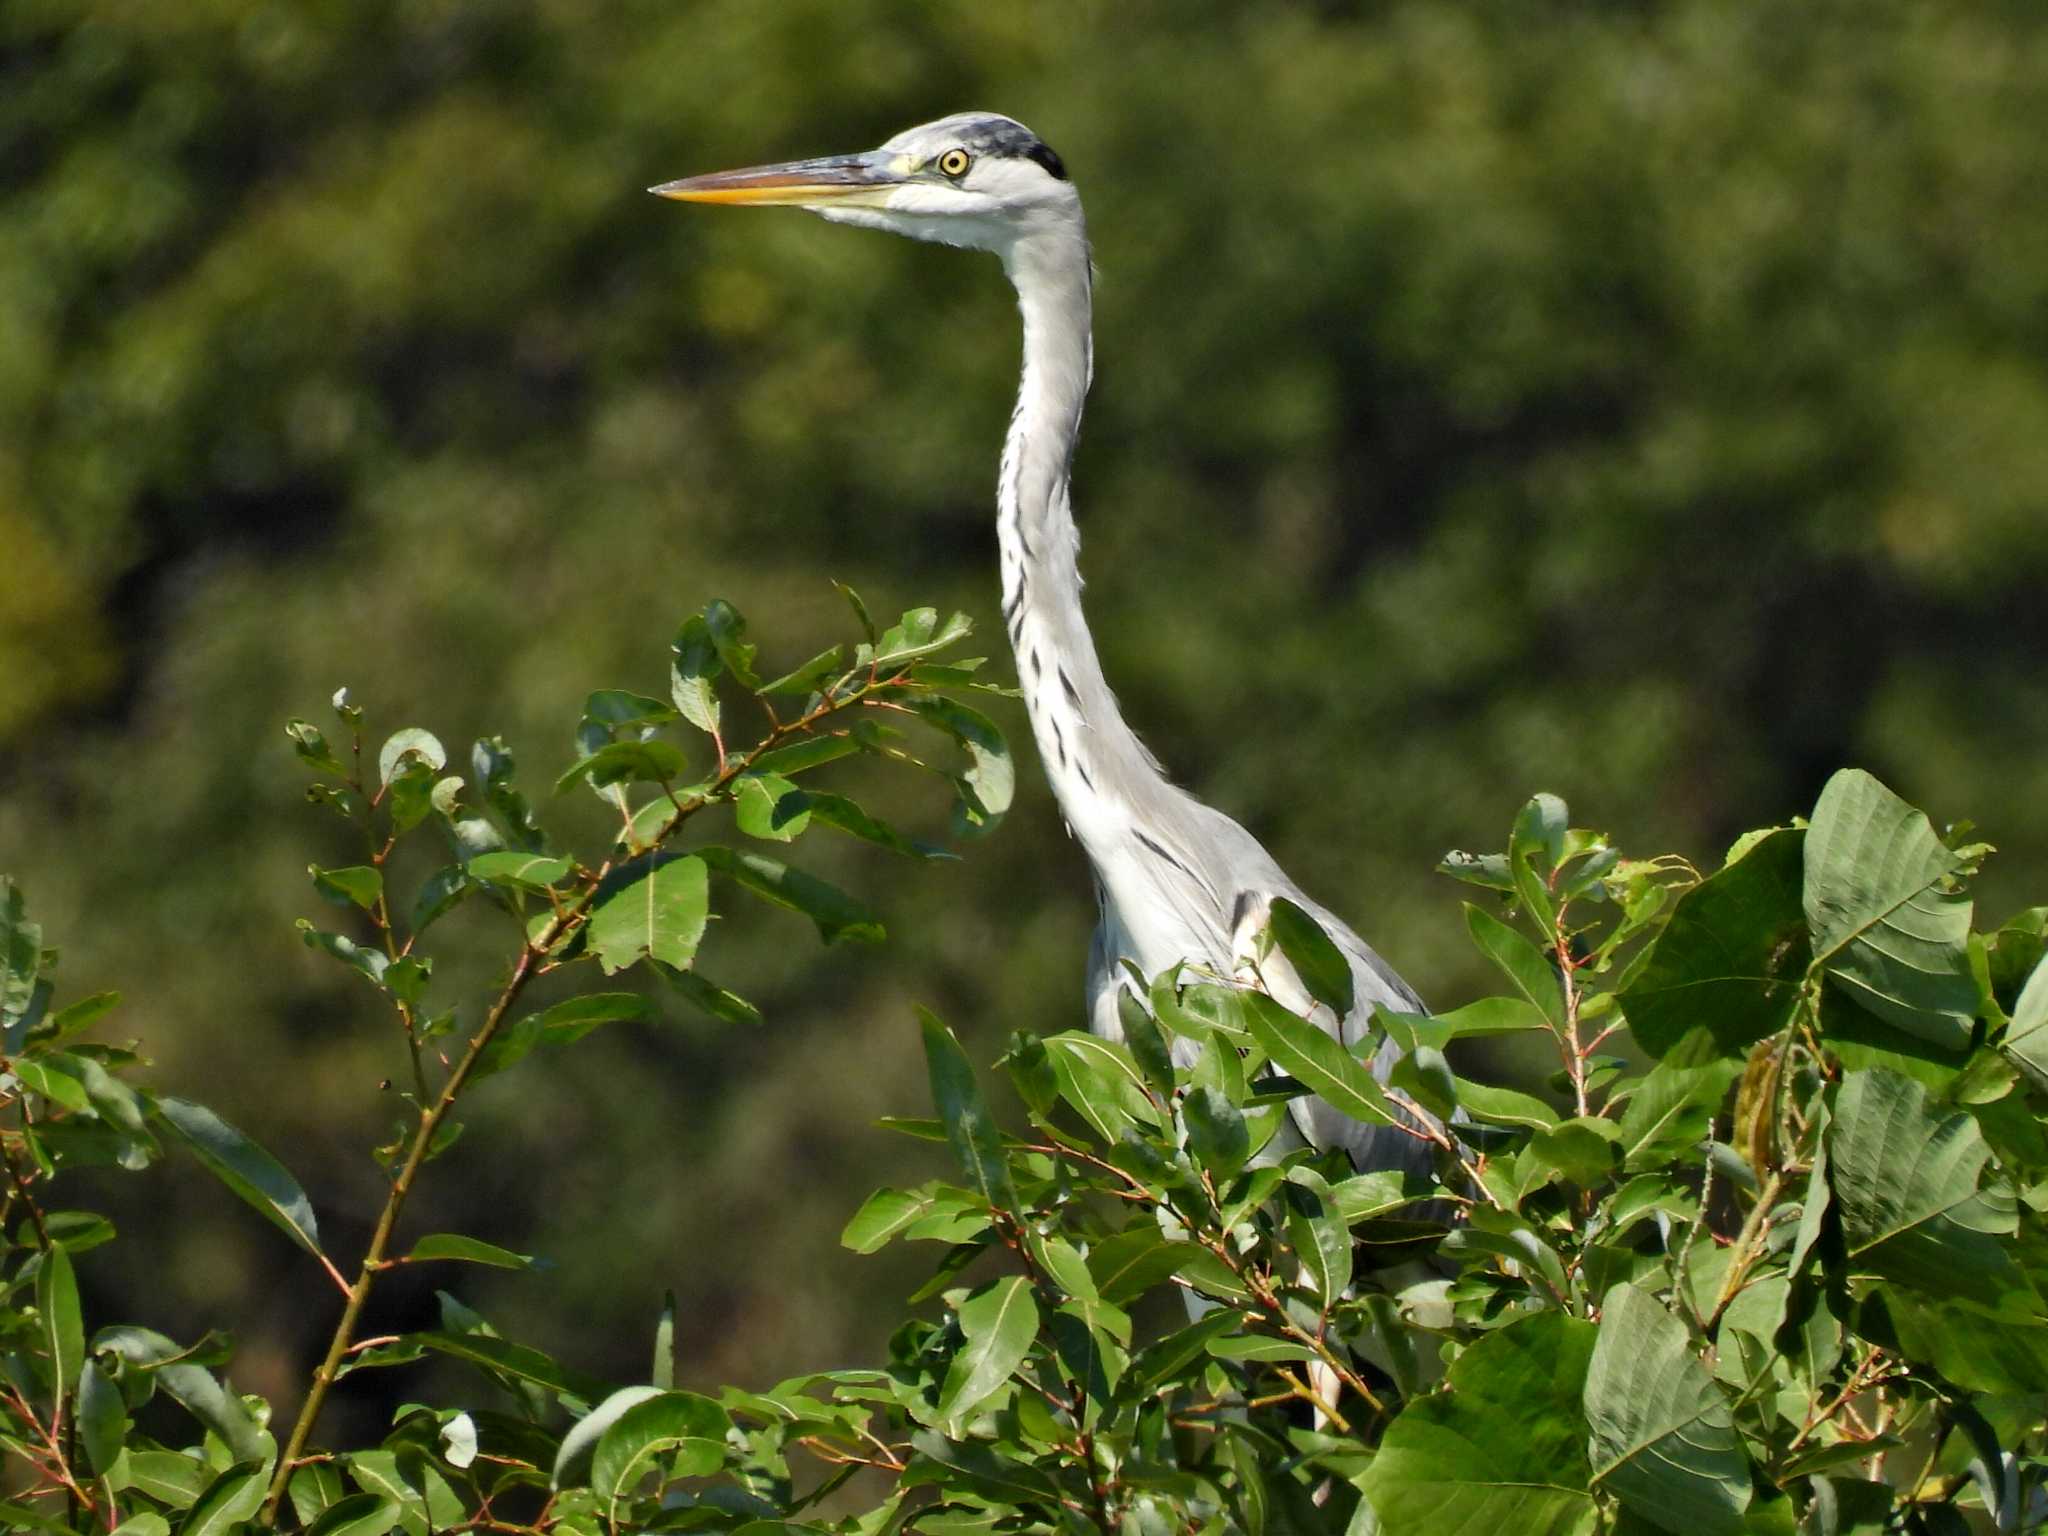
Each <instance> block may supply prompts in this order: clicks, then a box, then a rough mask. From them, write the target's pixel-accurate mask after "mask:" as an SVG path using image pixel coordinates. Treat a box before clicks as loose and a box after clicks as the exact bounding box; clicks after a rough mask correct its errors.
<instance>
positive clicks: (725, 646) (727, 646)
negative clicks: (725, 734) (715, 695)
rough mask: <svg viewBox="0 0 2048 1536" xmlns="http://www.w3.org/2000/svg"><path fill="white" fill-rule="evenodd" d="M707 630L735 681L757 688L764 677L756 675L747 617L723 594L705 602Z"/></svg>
mask: <svg viewBox="0 0 2048 1536" xmlns="http://www.w3.org/2000/svg"><path fill="white" fill-rule="evenodd" d="M704 630H705V633H706V634H708V635H709V636H710V637H711V644H712V645H713V646H714V647H715V648H716V649H717V651H718V659H719V660H720V661H722V662H724V663H725V670H726V671H728V672H730V673H731V674H732V678H733V681H734V682H736V683H738V684H739V685H740V686H741V687H742V688H753V689H757V690H758V689H759V688H760V686H761V679H759V678H758V677H756V676H754V651H755V647H754V646H753V645H752V644H751V643H749V642H748V640H747V638H746V634H747V621H746V620H745V619H743V618H742V617H740V611H739V609H737V608H735V607H733V605H732V604H731V603H728V602H727V601H726V600H725V599H724V598H722V597H714V598H713V599H712V600H711V601H710V602H708V603H706V604H705V605H704Z"/></svg>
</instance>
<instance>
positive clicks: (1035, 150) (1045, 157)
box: [1024, 144, 1067, 181]
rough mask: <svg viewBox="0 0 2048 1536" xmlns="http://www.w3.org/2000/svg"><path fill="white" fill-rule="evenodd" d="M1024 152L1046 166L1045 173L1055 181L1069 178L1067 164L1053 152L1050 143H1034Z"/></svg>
mask: <svg viewBox="0 0 2048 1536" xmlns="http://www.w3.org/2000/svg"><path fill="white" fill-rule="evenodd" d="M1024 153H1025V155H1026V156H1027V157H1028V158H1029V159H1032V160H1036V161H1037V162H1038V163H1039V164H1040V165H1042V166H1044V167H1045V174H1046V175H1048V176H1050V177H1051V178H1052V179H1053V180H1054V181H1065V180H1066V179H1067V168H1066V165H1065V164H1064V163H1063V162H1062V161H1061V160H1060V157H1059V156H1058V155H1056V154H1054V153H1053V152H1052V146H1051V145H1050V144H1034V145H1032V146H1031V147H1030V148H1029V149H1027V150H1025V151H1024Z"/></svg>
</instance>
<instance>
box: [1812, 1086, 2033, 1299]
mask: <svg viewBox="0 0 2048 1536" xmlns="http://www.w3.org/2000/svg"><path fill="white" fill-rule="evenodd" d="M1990 1157H1991V1149H1990V1148H1989V1147H1988V1146H1986V1145H1985V1142H1984V1134H1983V1132H1982V1131H1981V1130H1979V1129H1978V1126H1977V1122H1976V1121H1975V1120H1974V1119H1973V1118H1972V1117H1971V1116H1970V1115H1968V1114H1967V1113H1965V1112H1963V1111H1960V1110H1958V1111H1956V1112H1955V1113H1953V1114H1946V1115H1944V1114H1943V1113H1941V1112H1940V1110H1939V1109H1938V1108H1937V1107H1936V1106H1935V1105H1933V1104H1932V1103H1930V1102H1929V1099H1928V1096H1927V1090H1926V1089H1925V1088H1923V1087H1922V1086H1921V1085H1920V1084H1919V1083H1917V1082H1914V1081H1913V1080H1912V1079H1911V1078H1908V1077H1902V1076H1900V1075H1899V1074H1898V1073H1896V1072H1888V1071H1885V1070H1884V1069H1882V1068H1874V1069H1870V1070H1866V1071H1860V1072H1850V1073H1847V1074H1845V1075H1844V1076H1843V1079H1842V1086H1841V1090H1840V1092H1839V1094H1838V1095H1837V1097H1836V1099H1835V1110H1834V1119H1833V1121H1832V1122H1831V1123H1830V1125H1829V1127H1828V1177H1829V1180H1830V1183H1831V1185H1832V1187H1833V1192H1834V1197H1835V1205H1836V1208H1837V1210H1839V1211H1840V1213H1841V1218H1842V1240H1843V1243H1844V1245H1845V1246H1846V1247H1847V1250H1848V1257H1849V1262H1850V1264H1851V1265H1852V1266H1853V1272H1855V1273H1870V1274H1879V1275H1883V1276H1885V1277H1886V1278H1888V1279H1892V1280H1897V1281H1900V1282H1902V1283H1903V1284H1906V1285H1910V1286H1913V1287H1914V1288H1916V1289H1918V1290H1922V1291H1925V1292H1926V1293H1928V1294H1929V1295H1930V1296H1934V1297H1937V1298H1939V1299H1942V1300H1945V1301H1966V1302H1970V1303H1973V1304H1975V1305H1977V1306H1980V1307H1983V1308H1986V1309H1988V1310H1991V1311H1995V1312H2000V1313H2004V1314H2007V1315H2012V1316H2023V1317H2038V1316H2039V1315H2040V1312H2041V1301H2040V1298H2039V1297H2038V1296H2037V1295H2035V1294H2034V1291H2033V1288H2032V1287H2031V1286H2030V1285H2029V1284H2028V1283H2027V1279H2026V1276H2025V1274H2024V1273H2023V1272H2022V1271H2021V1270H2020V1267H2019V1265H2018V1263H2017V1262H2016V1261H2015V1260H2014V1258H2013V1255H2012V1252H2011V1250H2010V1248H2009V1247H2008V1245H2007V1244H2006V1243H2004V1242H2001V1241H2000V1239H2001V1238H2010V1237H2011V1235H2012V1234H2013V1233H2014V1232H2016V1231H2017V1230H2018V1226H2019V1216H2018V1210H2017V1207H2016V1205H2015V1203H2014V1200H2013V1197H2012V1194H2011V1191H2010V1190H2009V1189H2008V1188H2007V1187H2006V1186H2005V1185H2004V1184H2003V1182H2002V1181H2001V1182H1998V1183H1994V1184H1992V1185H1990V1186H1988V1187H1984V1188H1979V1181H1980V1179H1981V1178H1982V1175H1983V1172H1984V1165H1985V1164H1986V1163H1987V1162H1988V1161H1990Z"/></svg>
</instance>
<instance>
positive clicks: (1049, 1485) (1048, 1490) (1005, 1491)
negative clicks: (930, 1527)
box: [905, 1430, 1061, 1526]
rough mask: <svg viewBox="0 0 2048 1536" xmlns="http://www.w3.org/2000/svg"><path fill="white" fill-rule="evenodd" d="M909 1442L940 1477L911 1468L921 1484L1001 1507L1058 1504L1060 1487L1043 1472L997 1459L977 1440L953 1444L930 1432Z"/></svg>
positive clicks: (912, 1438) (1008, 1458)
mask: <svg viewBox="0 0 2048 1536" xmlns="http://www.w3.org/2000/svg"><path fill="white" fill-rule="evenodd" d="M910 1443H911V1446H912V1447H913V1448H914V1449H915V1450H916V1451H917V1454H918V1455H919V1457H921V1458H922V1459H923V1460H924V1461H926V1462H929V1463H931V1466H932V1468H934V1469H936V1470H937V1472H938V1473H939V1474H940V1475H939V1476H938V1477H937V1478H934V1476H933V1475H932V1473H931V1472H930V1471H927V1470H925V1469H923V1468H914V1469H913V1471H914V1474H915V1476H916V1477H917V1480H918V1481H920V1482H932V1481H935V1480H936V1481H939V1482H940V1483H941V1485H942V1486H956V1485H957V1486H959V1487H962V1488H964V1489H966V1490H967V1491H969V1492H971V1493H973V1494H974V1495H976V1496H977V1497H979V1498H983V1499H987V1500H990V1501H992V1502H994V1503H995V1504H996V1505H997V1506H998V1507H1003V1508H1009V1507H1013V1506H1016V1505H1019V1504H1022V1505H1025V1506H1029V1505H1031V1504H1034V1503H1037V1504H1045V1505H1057V1504H1058V1503H1060V1502H1061V1494H1060V1487H1059V1484H1058V1483H1056V1482H1054V1481H1053V1479H1052V1478H1051V1477H1049V1476H1048V1475H1047V1474H1046V1473H1044V1472H1043V1471H1041V1470H1039V1468H1037V1467H1036V1466H1033V1465H1032V1464H1030V1463H1029V1462H1023V1461H1018V1460H1016V1459H1014V1458H1010V1457H999V1456H997V1455H996V1454H995V1453H994V1451H992V1450H991V1449H990V1448H989V1447H988V1446H986V1445H984V1444H982V1443H980V1442H979V1441H973V1440H969V1441H959V1442H956V1441H953V1440H949V1439H947V1438H946V1437H945V1436H944V1435H941V1434H937V1433H935V1432H933V1431H931V1430H920V1431H918V1432H917V1433H915V1434H913V1435H912V1436H911V1437H910ZM905 1481H906V1482H907V1481H910V1479H909V1478H906V1479H905ZM920 1523H921V1524H922V1523H923V1522H920ZM1035 1523H1037V1524H1040V1525H1048V1526H1049V1524H1050V1522H1044V1521H1040V1522H1035Z"/></svg>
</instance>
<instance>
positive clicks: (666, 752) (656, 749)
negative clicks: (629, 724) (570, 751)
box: [555, 741, 689, 795]
mask: <svg viewBox="0 0 2048 1536" xmlns="http://www.w3.org/2000/svg"><path fill="white" fill-rule="evenodd" d="M688 767H689V759H688V758H686V757H684V756H683V754H682V752H681V751H680V750H678V749H677V748H675V747H673V746H671V745H669V743H667V742H665V741H613V742H607V743H606V744H605V745H603V746H601V747H599V748H597V750H596V751H594V752H591V753H588V754H587V755H585V756H583V757H580V758H578V759H577V760H576V761H575V762H574V763H572V764H570V766H569V768H568V770H567V771H566V772H565V773H563V775H562V776H561V777H560V778H559V779H557V780H555V793H556V794H558V795H565V794H567V793H568V792H569V791H570V790H572V789H574V788H575V787H576V786H577V785H578V784H580V783H582V782H583V781H584V780H586V779H588V780H589V781H590V784H591V786H592V787H593V788H595V789H604V788H607V787H609V786H611V785H614V784H673V783H675V782H676V781H677V780H679V779H680V778H682V776H683V771H684V770H685V769H686V768H688Z"/></svg>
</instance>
